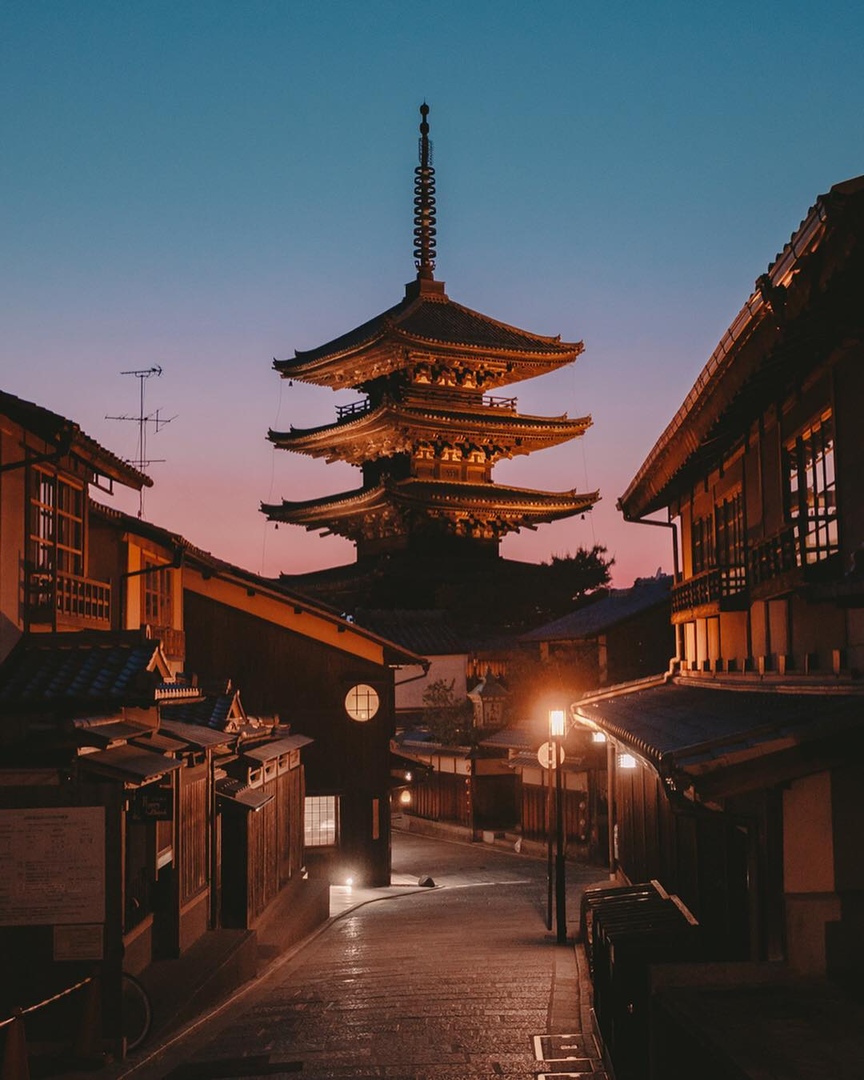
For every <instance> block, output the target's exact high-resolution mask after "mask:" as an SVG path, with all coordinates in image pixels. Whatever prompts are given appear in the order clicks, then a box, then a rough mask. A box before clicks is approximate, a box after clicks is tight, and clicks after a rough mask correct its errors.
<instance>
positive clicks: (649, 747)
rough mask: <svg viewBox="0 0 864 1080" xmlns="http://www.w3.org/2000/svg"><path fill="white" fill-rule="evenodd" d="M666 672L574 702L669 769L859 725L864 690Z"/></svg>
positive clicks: (584, 713) (695, 766) (589, 716)
mask: <svg viewBox="0 0 864 1080" xmlns="http://www.w3.org/2000/svg"><path fill="white" fill-rule="evenodd" d="M689 681H690V680H687V679H673V680H667V681H665V682H664V683H663V684H662V685H657V684H655V685H653V686H642V687H639V688H636V689H634V690H633V691H632V692H627V691H626V689H625V688H622V690H621V691H620V692H611V693H609V694H606V695H598V696H597V697H595V698H593V699H585V700H583V701H579V702H577V703H576V706H575V709H576V711H577V712H578V714H579V715H581V716H583V717H585V718H586V719H588V720H591V721H593V722H594V723H596V724H597V725H598V726H599V727H602V728H603V730H605V731H607V732H608V733H609V734H611V735H612V736H614V737H615V738H617V739H620V740H621V741H622V742H625V743H627V744H628V745H630V746H632V747H633V748H634V749H635V750H637V751H638V752H639V753H640V754H642V756H644V757H645V758H647V759H648V760H650V761H652V762H654V764H655V765H657V766H658V767H660V768H662V769H663V770H664V771H666V770H669V769H674V768H677V769H697V770H698V768H699V767H700V766H705V765H709V764H711V763H716V764H722V763H723V762H726V761H729V760H730V759H731V758H735V757H736V756H739V757H740V756H741V755H744V756H746V755H748V754H750V755H756V754H758V753H759V752H760V751H761V750H763V749H766V748H768V747H769V746H770V745H771V744H776V745H779V746H784V747H788V746H793V745H797V744H800V743H802V742H807V741H809V740H812V739H815V738H821V737H823V736H826V735H829V734H831V733H833V732H835V731H845V730H847V729H849V728H854V727H860V723H861V717H862V715H864V693H861V692H855V691H854V690H853V689H852V688H849V689H848V691H844V690H841V689H839V688H838V689H837V690H832V691H829V690H827V689H826V688H823V690H824V692H822V693H813V692H807V691H806V689H803V688H802V689H796V688H795V687H794V686H793V687H784V688H783V689H782V690H781V689H751V688H750V684H746V685H742V686H740V687H739V686H733V685H732V684H720V685H704V686H694V685H688V683H689Z"/></svg>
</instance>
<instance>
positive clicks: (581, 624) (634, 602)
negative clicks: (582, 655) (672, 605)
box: [520, 575, 672, 641]
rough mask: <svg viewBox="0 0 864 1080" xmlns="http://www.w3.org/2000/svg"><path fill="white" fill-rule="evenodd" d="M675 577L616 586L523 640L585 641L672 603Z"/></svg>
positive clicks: (523, 636) (529, 633)
mask: <svg viewBox="0 0 864 1080" xmlns="http://www.w3.org/2000/svg"><path fill="white" fill-rule="evenodd" d="M671 588H672V578H671V576H669V575H664V576H662V577H658V578H650V579H648V580H643V581H641V582H637V583H636V584H635V585H634V586H633V587H632V588H630V589H613V590H612V591H611V592H610V593H609V595H608V596H605V597H603V598H602V599H601V600H595V601H594V602H593V603H590V604H588V605H586V606H585V607H582V608H579V610H578V611H571V612H570V613H569V614H568V615H563V616H562V617H561V618H560V619H555V620H554V621H553V622H549V623H546V624H545V625H544V626H538V627H536V629H534V630H529V631H528V633H526V634H523V635H522V637H521V638H520V640H521V641H583V640H585V639H586V638H593V637H596V636H597V634H602V633H604V632H605V631H606V630H608V629H609V628H610V627H612V626H616V625H617V624H618V623H621V622H624V621H625V620H627V619H631V618H632V617H633V616H634V615H639V614H641V613H642V612H643V611H649V610H650V609H651V608H654V607H660V606H662V605H664V604H668V603H669V602H670V595H671Z"/></svg>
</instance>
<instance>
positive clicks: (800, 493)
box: [783, 408, 840, 567]
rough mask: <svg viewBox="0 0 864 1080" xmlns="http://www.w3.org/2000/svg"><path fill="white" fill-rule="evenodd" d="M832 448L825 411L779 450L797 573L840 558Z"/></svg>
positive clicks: (832, 435)
mask: <svg viewBox="0 0 864 1080" xmlns="http://www.w3.org/2000/svg"><path fill="white" fill-rule="evenodd" d="M836 447H837V437H836V432H835V429H834V414H833V410H832V409H830V408H829V409H824V410H822V412H820V413H819V414H817V416H815V417H814V418H813V419H812V420H811V421H810V422H809V423H808V424H806V425H805V426H804V427H802V428H801V430H800V431H799V432H798V433H797V434H796V435H795V436H793V437H792V438H790V439H787V440H786V441H785V442H784V444H783V492H784V499H785V513H786V519H787V521H788V522H789V523H790V524H791V525H792V526H793V528H794V530H795V559H796V562H797V565H798V566H799V567H806V566H813V565H816V564H818V563H824V562H827V561H828V560H829V559H832V558H833V557H835V556H837V555H839V553H840V519H839V514H838V506H837V462H836ZM802 478H803V480H804V482H803V483H802V482H801V480H802Z"/></svg>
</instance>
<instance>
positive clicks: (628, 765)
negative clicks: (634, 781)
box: [618, 754, 636, 769]
mask: <svg viewBox="0 0 864 1080" xmlns="http://www.w3.org/2000/svg"><path fill="white" fill-rule="evenodd" d="M618 768H619V769H635V768H636V758H635V757H633V755H632V754H619V755H618Z"/></svg>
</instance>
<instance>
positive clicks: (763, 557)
mask: <svg viewBox="0 0 864 1080" xmlns="http://www.w3.org/2000/svg"><path fill="white" fill-rule="evenodd" d="M747 562H748V573H749V577H750V586H751V588H752V589H755V590H757V591H761V587H764V586H768V585H770V583H771V582H773V581H776V580H777V579H778V578H780V577H783V576H784V575H786V574H789V573H791V572H792V571H795V570H797V569H798V544H797V539H796V535H795V528H794V526H792V525H787V526H786V527H785V528H783V529H781V530H780V532H777V533H775V534H774V535H773V536H769V537H767V538H766V539H765V540H759V541H758V542H757V543H755V544H753V545H752V547H751V548H750V551H749V553H748V556H747Z"/></svg>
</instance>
